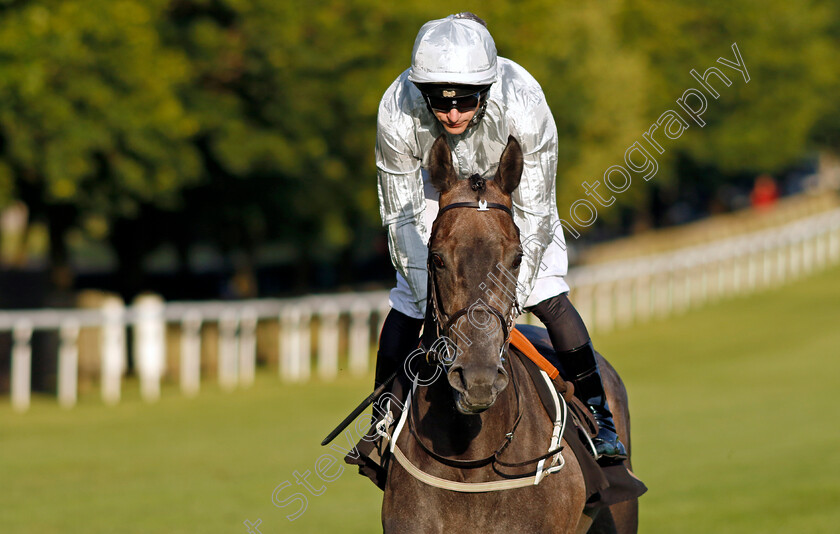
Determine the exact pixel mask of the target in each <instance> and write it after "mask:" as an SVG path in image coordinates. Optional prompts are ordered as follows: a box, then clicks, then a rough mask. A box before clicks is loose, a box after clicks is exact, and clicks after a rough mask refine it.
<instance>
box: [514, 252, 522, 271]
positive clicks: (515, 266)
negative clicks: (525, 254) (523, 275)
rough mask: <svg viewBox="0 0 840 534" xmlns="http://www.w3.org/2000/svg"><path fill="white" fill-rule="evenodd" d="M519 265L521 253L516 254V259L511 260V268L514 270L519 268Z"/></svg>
mask: <svg viewBox="0 0 840 534" xmlns="http://www.w3.org/2000/svg"><path fill="white" fill-rule="evenodd" d="M521 264H522V253H521V252H520V253H519V254H517V255H516V257H515V258H514V259H513V268H514V269H516V268H517V267H519V266H520V265H521Z"/></svg>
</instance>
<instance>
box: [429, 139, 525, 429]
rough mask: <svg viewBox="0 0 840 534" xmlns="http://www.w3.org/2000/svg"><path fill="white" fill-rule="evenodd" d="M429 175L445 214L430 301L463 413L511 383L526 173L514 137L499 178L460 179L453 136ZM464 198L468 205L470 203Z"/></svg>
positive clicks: (434, 157)
mask: <svg viewBox="0 0 840 534" xmlns="http://www.w3.org/2000/svg"><path fill="white" fill-rule="evenodd" d="M429 172H430V175H431V180H432V184H433V185H434V186H435V188H436V189H437V190H438V191H439V192H440V211H439V212H438V217H437V219H435V223H434V225H433V226H432V234H431V239H430V241H429V269H430V273H431V285H430V287H429V291H430V293H431V298H430V306H433V310H432V311H433V313H434V314H435V315H434V317H435V319H436V321H437V324H438V328H439V329H440V330H439V333H440V334H441V335H442V336H445V338H446V339H447V340H448V343H450V347H449V348H450V349H452V348H453V347H452V346H451V344H454V345H455V347H454V349H455V350H449V351H447V352H448V353H449V354H451V355H452V356H454V360H452V359H451V357H450V361H449V362H447V363H451V365H450V367H449V369H448V373H447V378H448V380H449V383H450V385H451V386H452V388H453V390H454V393H455V404H456V406H457V408H458V410H459V411H461V412H462V413H480V412H482V411H484V410H486V409H487V408H489V407H490V406H491V405H492V404H493V403H494V402H495V400H496V397H497V396H498V395H499V393H500V392H501V391H502V390H504V389H505V387H506V386H507V383H508V375H507V371H505V369H504V367H503V365H502V363H503V360H502V357H503V353H504V350H505V349H506V347H507V341H508V339H507V338H508V335H509V329H510V328H511V327H512V323H513V321H514V319H515V314H516V309H515V308H516V278H517V275H518V273H519V264H520V262H521V261H522V249H521V247H520V242H519V230H518V228H517V227H516V225H515V224H514V222H513V216H512V214H511V211H510V208H511V199H510V196H511V193H512V192H513V190H514V189H516V187H517V186H518V185H519V180H520V178H521V175H522V149H521V148H520V146H519V143H517V142H516V140H515V139H513V137H510V138H508V144H507V147H506V148H505V150H504V152H503V153H502V157H501V161H500V162H499V167H498V170H497V171H496V175H495V177H494V179H493V180H488V181H485V180H483V179H481V178H478V177H477V176H475V177H473V178H471V179H470V180H459V179H458V177H457V175H456V174H455V171H454V169H453V166H452V156H451V153H450V150H449V146H448V145H447V142H446V138H445V136H443V135H441V136H440V137H439V138H438V139H437V140H436V141H435V143H434V146H433V147H432V152H431V155H430V165H429ZM461 203H467V205H466V206H465V205H462V204H461Z"/></svg>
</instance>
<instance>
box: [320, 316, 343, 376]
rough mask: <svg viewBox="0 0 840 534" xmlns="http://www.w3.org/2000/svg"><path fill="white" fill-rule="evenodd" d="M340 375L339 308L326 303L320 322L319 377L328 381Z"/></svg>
mask: <svg viewBox="0 0 840 534" xmlns="http://www.w3.org/2000/svg"><path fill="white" fill-rule="evenodd" d="M337 374H338V308H337V307H336V306H335V304H333V303H332V302H325V303H324V306H323V308H321V310H320V312H319V321H318V375H319V376H320V377H321V378H323V379H326V380H329V379H331V378H335V376H336V375H337Z"/></svg>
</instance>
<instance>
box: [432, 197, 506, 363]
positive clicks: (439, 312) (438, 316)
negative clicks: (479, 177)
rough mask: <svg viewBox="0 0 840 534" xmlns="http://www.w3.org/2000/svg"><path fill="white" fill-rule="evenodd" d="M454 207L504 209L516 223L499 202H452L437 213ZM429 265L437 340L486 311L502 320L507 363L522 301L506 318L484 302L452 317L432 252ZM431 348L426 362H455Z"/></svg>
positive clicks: (503, 348) (502, 353)
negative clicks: (442, 299) (469, 317)
mask: <svg viewBox="0 0 840 534" xmlns="http://www.w3.org/2000/svg"><path fill="white" fill-rule="evenodd" d="M455 208H476V209H477V210H478V211H490V210H491V209H497V210H502V211H504V212H505V213H507V214H508V215H510V217H511V220H513V212H511V210H510V208H508V207H507V206H505V205H504V204H498V203H496V202H487V201H486V200H482V201H479V202H453V203H452V204H448V205H446V206H444V207H443V208H441V209H440V211H438V214H437V216H438V218H439V217H440V216H441V215H443V214H444V213H445V212H447V211H449V210H451V209H455ZM514 226H515V225H514ZM518 232H519V229H518V228H517V233H518ZM426 266H427V269H428V271H429V293H430V296H431V298H430V299H429V305H430V306H431V307H432V310H431V315H430V318H431V320H432V321H433V322H434V324H435V341H437V340H438V339H440V338H441V337H444V338H447V339H451V338H450V336H449V334H450V331H451V330H452V327H453V326H454V325H455V323H456V322H457V321H458V320H459V319H460V318H461V317H463V316H464V315H466V314H468V313H471V312H474V311H475V310H483V311H485V312H488V313H490V314H491V315H493V316H494V317H496V319H498V320H499V324H500V325H501V327H502V339H503V341H502V344H501V347H499V358H500V359H501V361H504V353H505V349H506V348H507V346H508V343H509V342H510V331H511V328H512V327H513V324H514V322H515V321H516V317H517V316H518V315H519V312H520V308H519V302H518V301H517V300H516V297H514V300H513V303H512V304H511V306H510V309H509V310H508V312H507V316H505V315H504V314H502V312H500V311H499V310H498V309H496V308H495V307H493V306H490V305H489V304H484V303H481V304H478V303H474V304H471V305H470V306H465V307H463V308H461V309H459V310H456V311H455V312H454V313H452V314H451V315H450V314H447V313H446V311H444V309H443V307H442V306H441V304H440V292H439V289H438V285H437V281H436V279H435V267H434V262H433V261H432V252H431V250H430V251H429V256H428V258H427V260H426ZM441 325H442V326H441ZM432 346H434V345H432ZM432 346H429V347H426V350H427V352H426V360H427V361H428V362H429V363H435V364H445V363H452V362H451V361H448V362H447V361H446V359H444V358H440V357H439V356H438V355H437V353H436V352H435V351H432V350H431V349H432Z"/></svg>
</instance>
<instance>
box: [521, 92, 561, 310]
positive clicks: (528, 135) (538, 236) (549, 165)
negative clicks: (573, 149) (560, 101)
mask: <svg viewBox="0 0 840 534" xmlns="http://www.w3.org/2000/svg"><path fill="white" fill-rule="evenodd" d="M521 99H522V100H521V105H520V106H517V107H518V108H519V109H518V110H517V112H516V113H514V123H515V126H516V130H517V134H518V135H517V134H515V135H514V137H517V140H518V141H519V143H520V145H521V146H522V152H523V160H524V166H523V170H522V179H521V181H520V183H519V187H517V188H516V190H514V192H513V195H512V199H511V200H512V201H513V207H514V214H515V215H516V216H517V217H516V219H517V223H518V224H519V225H520V228H519V230H520V239H521V243H522V252H523V257H522V264H521V266H520V268H519V278H518V282H519V283H518V285H517V297H518V299H519V304H520V306H524V305H525V302H526V301H527V300H528V296H529V295H530V294H531V291H532V290H533V289H534V284H535V283H536V279H537V275H538V274H539V271H540V269H541V268H543V267H542V257H543V254H544V253H545V250H546V248H547V247H548V245H549V243H551V240H552V234H551V220H552V213H553V212H554V211H556V210H557V199H556V174H557V126H556V125H555V123H554V117H553V116H552V115H551V110H550V109H549V107H548V104H547V103H546V101H545V95H544V94H543V92H542V90H541V89H540V88H539V87H536V88H531V89H530V90H529V91H527V92H525V93H524V94H522V95H521Z"/></svg>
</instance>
